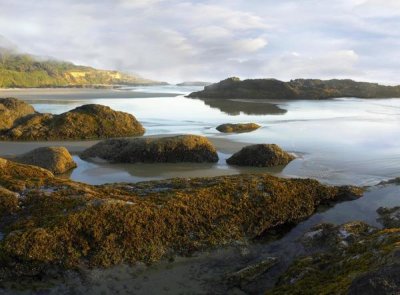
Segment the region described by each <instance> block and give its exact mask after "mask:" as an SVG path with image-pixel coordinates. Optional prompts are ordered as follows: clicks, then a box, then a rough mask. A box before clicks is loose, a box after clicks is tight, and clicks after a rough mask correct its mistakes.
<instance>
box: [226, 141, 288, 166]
mask: <svg viewBox="0 0 400 295" xmlns="http://www.w3.org/2000/svg"><path fill="white" fill-rule="evenodd" d="M294 159H295V157H294V156H293V155H291V154H289V153H287V152H285V151H284V150H282V149H281V148H280V147H279V146H277V145H276V144H255V145H250V146H246V147H244V148H242V149H241V150H240V151H239V152H237V153H235V154H233V155H232V156H231V157H230V158H229V159H227V160H226V162H227V163H228V164H229V165H238V166H256V167H273V166H279V165H287V164H288V163H289V162H290V161H292V160H294Z"/></svg>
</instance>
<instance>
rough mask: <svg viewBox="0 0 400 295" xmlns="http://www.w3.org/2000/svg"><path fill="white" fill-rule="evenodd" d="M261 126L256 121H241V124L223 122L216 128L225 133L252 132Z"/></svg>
mask: <svg viewBox="0 0 400 295" xmlns="http://www.w3.org/2000/svg"><path fill="white" fill-rule="evenodd" d="M260 127H261V126H260V125H258V124H255V123H239V124H222V125H219V126H218V127H217V128H216V129H217V130H218V131H219V132H223V133H232V132H237V133H239V132H250V131H254V130H257V129H258V128H260Z"/></svg>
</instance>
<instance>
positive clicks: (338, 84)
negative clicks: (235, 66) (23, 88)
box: [189, 78, 400, 100]
mask: <svg viewBox="0 0 400 295" xmlns="http://www.w3.org/2000/svg"><path fill="white" fill-rule="evenodd" d="M189 97H196V98H241V99H243V98H245V99H273V100H284V99H328V98H334V97H358V98H391V97H400V86H383V85H379V84H376V83H366V82H356V81H353V80H337V79H333V80H318V79H297V80H291V81H289V82H283V81H279V80H276V79H249V80H243V81H241V80H240V79H239V78H228V79H226V80H223V81H221V82H219V83H216V84H212V85H210V86H206V87H205V88H204V90H203V91H198V92H193V93H191V94H190V95H189Z"/></svg>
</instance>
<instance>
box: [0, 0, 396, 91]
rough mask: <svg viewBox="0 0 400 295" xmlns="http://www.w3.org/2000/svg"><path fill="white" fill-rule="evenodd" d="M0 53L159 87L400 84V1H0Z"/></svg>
mask: <svg viewBox="0 0 400 295" xmlns="http://www.w3.org/2000/svg"><path fill="white" fill-rule="evenodd" d="M0 7H1V9H0V46H12V47H15V48H17V49H18V50H19V51H20V52H26V53H31V54H35V55H39V56H49V57H54V58H57V59H60V60H68V61H71V62H74V63H77V64H82V65H89V66H94V67H97V68H102V69H115V70H120V71H124V72H128V73H136V74H140V75H141V76H143V77H146V78H151V79H155V80H159V81H168V82H181V81H196V80H197V81H218V80H221V79H224V78H227V77H231V76H237V77H240V78H277V79H281V80H289V79H294V78H321V79H328V78H352V79H355V80H362V81H373V82H381V83H385V84H400V0H329V1H328V0H279V1H276V0H222V1H218V0H214V1H206V0H199V1H193V0H171V1H167V0H57V1H54V0H0Z"/></svg>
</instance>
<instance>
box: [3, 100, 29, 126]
mask: <svg viewBox="0 0 400 295" xmlns="http://www.w3.org/2000/svg"><path fill="white" fill-rule="evenodd" d="M34 113H35V109H34V108H33V107H32V106H31V105H29V104H27V103H25V102H23V101H21V100H18V99H16V98H11V97H10V98H0V131H2V130H7V129H10V128H12V127H13V126H14V124H15V123H16V122H17V121H18V120H19V119H21V118H23V117H25V116H27V115H32V114H34Z"/></svg>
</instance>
